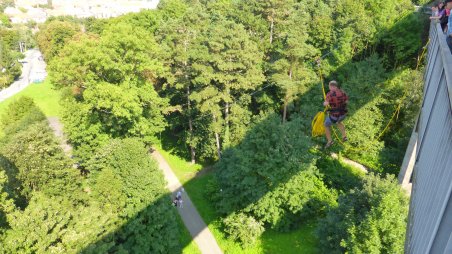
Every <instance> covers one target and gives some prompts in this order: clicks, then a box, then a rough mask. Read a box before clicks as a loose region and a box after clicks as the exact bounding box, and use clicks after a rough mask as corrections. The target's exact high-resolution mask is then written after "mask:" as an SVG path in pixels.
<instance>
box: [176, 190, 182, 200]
mask: <svg viewBox="0 0 452 254" xmlns="http://www.w3.org/2000/svg"><path fill="white" fill-rule="evenodd" d="M181 198H182V192H181V191H178V192H177V193H176V199H177V200H179V199H181Z"/></svg>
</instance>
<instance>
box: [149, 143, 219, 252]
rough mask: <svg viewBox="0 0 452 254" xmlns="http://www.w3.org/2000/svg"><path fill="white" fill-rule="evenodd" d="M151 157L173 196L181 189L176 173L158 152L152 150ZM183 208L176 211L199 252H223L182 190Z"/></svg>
mask: <svg viewBox="0 0 452 254" xmlns="http://www.w3.org/2000/svg"><path fill="white" fill-rule="evenodd" d="M152 157H153V158H154V159H155V160H156V161H157V162H158V164H159V166H160V169H161V170H162V171H163V173H164V175H165V179H166V181H167V183H168V189H169V190H170V191H171V192H172V193H173V197H174V196H175V195H176V193H177V191H178V190H181V188H182V185H181V183H180V182H179V179H177V177H176V175H175V174H174V173H173V171H172V170H171V168H170V166H169V165H168V163H167V162H166V161H165V159H164V158H163V156H162V155H161V154H160V153H159V152H158V151H156V150H155V151H154V152H153V153H152ZM182 200H183V208H178V209H177V210H178V212H179V214H180V216H181V217H182V221H183V222H184V224H185V226H186V227H187V229H188V231H189V232H190V234H191V236H192V237H193V239H194V241H195V243H196V244H197V245H198V248H199V250H200V251H201V253H203V254H204V253H205V254H217V253H218V254H220V253H223V252H222V251H221V249H220V247H219V246H218V243H217V241H216V240H215V238H214V237H213V235H212V233H211V232H210V230H209V228H208V227H207V225H206V223H204V221H203V220H202V218H201V216H200V215H199V213H198V211H197V210H196V207H195V206H194V205H193V203H192V202H191V200H190V197H189V196H188V194H187V192H185V191H183V192H182Z"/></svg>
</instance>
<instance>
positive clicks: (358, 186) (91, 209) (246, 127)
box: [0, 0, 426, 253]
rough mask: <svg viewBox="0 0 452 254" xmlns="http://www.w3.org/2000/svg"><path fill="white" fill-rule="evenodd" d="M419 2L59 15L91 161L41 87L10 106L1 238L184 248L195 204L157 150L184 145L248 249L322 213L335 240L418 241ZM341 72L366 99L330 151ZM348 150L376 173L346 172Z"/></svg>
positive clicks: (62, 75)
mask: <svg viewBox="0 0 452 254" xmlns="http://www.w3.org/2000/svg"><path fill="white" fill-rule="evenodd" d="M412 7H413V3H412V2H410V1H409V0H380V1H372V0H355V1H349V0H338V1H326V0H266V1H263V0H250V1H239V0H224V1H213V0H162V1H160V4H159V8H158V9H157V10H146V11H142V12H140V13H137V14H128V15H124V16H121V17H118V18H114V19H109V20H96V19H84V20H77V19H74V18H70V17H63V18H54V19H50V20H48V21H47V22H46V23H45V24H43V25H42V26H41V27H40V31H39V32H38V34H37V36H36V40H37V44H38V46H39V47H40V49H41V50H42V52H43V55H44V57H45V60H46V61H47V62H48V65H49V66H48V70H49V76H50V81H51V83H52V84H53V85H54V86H55V87H56V88H57V89H59V90H60V92H61V94H62V100H61V105H62V112H61V115H62V122H63V124H64V128H65V133H66V134H67V136H68V141H69V142H70V144H71V145H72V146H73V148H74V150H73V158H71V159H69V158H68V157H67V156H66V155H65V154H64V153H63V151H62V150H61V148H59V145H58V142H57V141H56V139H55V137H53V134H52V132H51V130H50V129H49V128H48V127H46V126H47V123H46V120H45V117H44V115H43V114H42V113H41V112H40V110H39V109H38V108H37V107H36V106H35V104H34V102H33V101H32V100H30V99H27V98H24V99H21V100H19V101H17V102H14V103H11V104H10V105H9V109H8V110H7V112H6V113H5V114H4V115H3V116H2V129H3V131H4V132H5V133H6V134H7V135H5V137H4V138H3V139H2V140H1V142H2V143H1V148H0V155H1V157H0V159H1V160H0V162H1V164H0V166H1V167H2V168H1V169H2V170H0V189H1V193H0V198H1V199H2V200H1V201H2V203H1V204H2V206H1V209H0V226H1V231H0V232H1V233H2V234H1V237H0V242H1V243H2V244H1V245H0V246H2V247H0V248H3V250H4V251H6V252H28V253H33V252H37V253H41V252H62V253H63V252H64V253H72V252H73V253H75V252H86V253H99V252H114V253H127V252H131V253H141V252H143V253H175V252H180V249H181V247H184V246H181V245H180V244H179V242H178V241H179V234H180V231H179V230H178V229H177V223H178V222H177V220H176V218H175V216H177V215H176V213H175V210H174V209H172V208H171V207H170V202H169V197H168V195H167V193H166V191H165V189H164V185H165V184H164V181H163V177H162V175H161V173H160V172H159V171H158V170H157V166H156V164H155V162H153V161H152V160H151V159H150V158H149V156H148V149H149V148H150V147H151V146H156V145H157V144H160V143H162V144H163V143H165V142H166V144H164V145H165V146H171V150H173V152H174V154H176V155H178V156H179V157H182V158H184V159H187V160H188V161H190V162H191V163H193V164H194V163H196V162H202V163H204V164H206V165H210V166H211V167H213V172H212V173H210V175H209V177H208V181H204V180H203V186H198V187H199V188H201V189H202V195H201V196H202V197H203V198H204V199H205V200H204V201H206V200H207V202H209V203H212V204H213V205H212V207H213V208H214V209H215V211H214V213H216V214H218V215H219V216H221V218H222V219H221V223H222V224H221V229H222V231H223V232H224V233H225V234H226V235H227V236H229V238H230V239H231V240H232V241H235V242H238V243H239V244H241V245H242V247H243V248H244V252H246V250H247V249H249V248H253V246H254V245H256V244H259V239H261V238H262V237H263V235H264V234H265V232H266V231H272V232H291V231H294V230H298V229H300V228H301V227H304V226H306V225H308V224H310V223H311V222H313V221H314V222H315V225H317V230H316V233H317V238H318V242H319V246H318V248H317V249H318V251H319V252H320V251H321V252H324V253H344V252H348V253H402V252H403V242H404V238H405V227H406V221H407V210H408V198H407V197H406V195H405V194H404V193H403V192H402V191H401V190H400V187H399V186H398V185H397V183H396V180H395V178H394V175H395V174H397V173H398V170H399V167H400V164H401V160H402V158H403V155H404V152H405V148H406V145H407V143H408V140H409V137H410V134H411V130H412V128H413V126H414V123H415V119H416V116H417V114H418V109H419V105H420V101H421V97H422V73H423V69H422V68H423V64H422V56H423V55H424V54H425V52H424V49H423V46H424V41H423V35H424V32H425V24H426V22H425V19H424V17H423V16H422V14H419V13H415V12H414V8H412ZM332 79H335V80H337V81H338V82H339V83H340V84H341V85H342V87H343V89H344V90H345V91H346V93H347V94H348V95H349V97H350V103H349V113H348V117H347V119H346V120H345V125H346V127H347V132H348V137H349V141H348V142H347V143H345V144H341V143H340V142H337V143H338V144H335V146H333V148H332V149H331V150H328V151H322V150H321V149H319V148H320V147H321V146H322V145H323V144H324V143H323V139H321V138H312V137H311V135H310V134H311V129H310V128H311V127H310V125H311V120H312V118H313V117H314V115H315V114H316V113H317V112H318V111H322V110H323V107H322V102H323V94H322V84H325V83H327V81H329V80H332ZM162 134H163V139H162ZM16 140H20V142H16ZM331 151H334V152H337V153H339V154H340V156H345V157H348V158H350V159H353V160H355V161H358V162H360V163H361V164H364V165H365V166H367V167H368V168H369V169H370V170H371V171H372V172H373V173H371V174H369V175H363V174H361V173H356V172H354V171H350V170H349V169H346V168H345V169H344V167H343V166H342V165H341V164H340V163H339V162H338V161H336V160H333V159H331V158H330V156H329V152H331ZM30 158H32V159H30ZM338 163H339V164H338ZM73 165H76V167H74V166H73ZM339 172H341V173H339ZM344 172H346V173H344ZM193 181H195V180H193ZM193 183H194V182H193ZM186 184H187V186H189V185H190V182H188V183H186ZM199 188H198V189H199ZM187 189H188V190H190V188H187ZM199 191H201V190H199ZM195 201H196V199H195ZM195 203H196V202H195ZM201 214H203V212H202V211H201ZM44 218H45V219H44ZM49 228H51V230H49ZM30 232H32V233H30ZM24 234H29V235H30V237H29V238H27V239H30V240H29V241H28V240H27V241H23V240H20V239H25V235H24ZM18 243H20V244H18Z"/></svg>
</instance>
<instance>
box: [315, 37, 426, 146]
mask: <svg viewBox="0 0 452 254" xmlns="http://www.w3.org/2000/svg"><path fill="white" fill-rule="evenodd" d="M429 43H430V39H429V40H428V41H427V43H426V45H425V46H424V47H423V50H422V53H421V54H420V56H419V57H418V59H417V64H416V70H418V69H419V66H420V62H421V61H422V59H423V58H424V56H425V53H426V52H427V48H428V45H429ZM317 64H318V67H319V77H320V82H321V84H322V92H323V99H324V100H326V93H325V85H324V82H323V81H324V80H323V75H322V66H321V63H320V59H319V60H318V62H317ZM407 95H408V86H405V89H404V92H403V95H402V97H401V100H400V102H399V104H398V105H397V107H396V110H395V111H394V113H393V114H392V116H391V118H390V119H389V122H388V123H387V124H386V126H385V128H384V129H383V130H382V131H381V132H380V134H379V135H378V137H377V138H376V140H380V138H381V137H383V135H384V134H385V133H386V132H387V131H388V130H389V126H390V125H391V123H392V122H393V121H394V119H398V118H399V114H400V110H401V108H402V103H404V101H405V99H406V97H407ZM326 110H327V107H325V110H324V111H323V112H318V113H317V114H316V116H315V117H314V119H313V121H312V136H313V137H318V136H321V135H323V134H324V133H325V127H324V126H323V122H324V121H325V117H326ZM331 130H332V132H333V134H334V136H335V138H336V140H337V141H338V142H339V143H340V144H341V145H342V146H345V144H344V143H343V142H342V139H340V138H339V136H338V135H337V132H336V130H335V129H334V127H333V126H332V127H331ZM349 150H359V151H363V149H357V148H350V147H349Z"/></svg>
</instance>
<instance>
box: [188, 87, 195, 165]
mask: <svg viewBox="0 0 452 254" xmlns="http://www.w3.org/2000/svg"><path fill="white" fill-rule="evenodd" d="M187 110H188V132H189V134H190V140H189V145H190V154H191V163H192V164H195V163H196V151H195V147H194V146H193V120H192V118H191V102H190V85H187Z"/></svg>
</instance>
